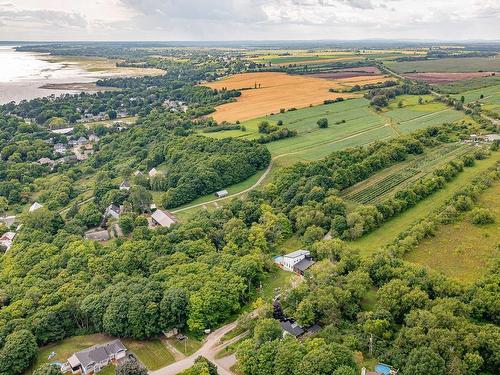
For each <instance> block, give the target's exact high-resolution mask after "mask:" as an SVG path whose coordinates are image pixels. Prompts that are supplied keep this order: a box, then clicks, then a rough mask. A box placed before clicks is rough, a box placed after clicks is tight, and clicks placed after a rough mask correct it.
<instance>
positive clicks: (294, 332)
mask: <svg viewBox="0 0 500 375" xmlns="http://www.w3.org/2000/svg"><path fill="white" fill-rule="evenodd" d="M280 325H281V329H282V330H283V336H285V335H291V336H294V337H299V336H301V335H303V334H304V332H305V331H304V328H302V327H301V326H299V325H298V324H297V322H294V321H290V320H284V321H281V322H280Z"/></svg>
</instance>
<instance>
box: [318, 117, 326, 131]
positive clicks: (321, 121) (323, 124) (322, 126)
mask: <svg viewBox="0 0 500 375" xmlns="http://www.w3.org/2000/svg"><path fill="white" fill-rule="evenodd" d="M317 124H318V127H319V128H320V129H325V128H327V127H328V119H327V118H320V119H319V120H318V122H317Z"/></svg>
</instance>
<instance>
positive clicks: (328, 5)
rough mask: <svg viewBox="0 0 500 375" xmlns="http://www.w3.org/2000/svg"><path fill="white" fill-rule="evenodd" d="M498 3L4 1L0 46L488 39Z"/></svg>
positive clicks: (480, 0) (0, 13)
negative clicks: (22, 43) (90, 42)
mask: <svg viewBox="0 0 500 375" xmlns="http://www.w3.org/2000/svg"><path fill="white" fill-rule="evenodd" d="M499 18H500V1H499V0H473V1H465V0H462V1H460V0H418V1H415V0H44V1H43V2H42V1H40V0H16V1H15V2H12V1H9V0H7V2H5V3H0V22H1V23H2V27H1V28H0V39H10V40H13V39H31V40H35V39H52V40H56V39H57V40H60V39H80V40H83V39H91V40H97V39H100V40H106V39H114V40H128V39H134V40H145V39H150V40H188V39H189V40H237V39H274V40H276V39H363V38H388V39H404V38H407V39H408V38H409V39H416V38H420V39H424V38H427V39H481V38H483V39H495V38H497V39H498V37H499V32H498V31H499V28H498V25H497V23H498V21H497V20H498V19H499Z"/></svg>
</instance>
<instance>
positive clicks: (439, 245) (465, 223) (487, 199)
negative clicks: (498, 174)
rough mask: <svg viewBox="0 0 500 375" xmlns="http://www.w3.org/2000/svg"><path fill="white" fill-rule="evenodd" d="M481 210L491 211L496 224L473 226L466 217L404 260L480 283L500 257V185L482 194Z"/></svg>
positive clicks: (440, 228) (443, 228)
mask: <svg viewBox="0 0 500 375" xmlns="http://www.w3.org/2000/svg"><path fill="white" fill-rule="evenodd" d="M478 206H479V207H484V208H489V209H491V210H492V211H493V213H494V215H495V217H496V223H494V224H488V225H483V226H477V225H474V224H472V223H471V222H470V213H467V214H465V215H463V217H462V218H461V219H460V220H459V221H458V222H456V223H452V224H449V225H440V226H439V227H438V229H437V231H436V233H435V235H434V236H433V237H431V238H427V239H425V240H423V241H422V243H420V244H419V246H418V247H417V248H416V249H415V250H413V251H411V252H410V253H408V254H407V255H406V256H405V259H406V260H407V261H410V262H413V263H417V264H420V265H423V266H427V267H429V268H432V269H434V270H437V271H439V272H442V273H444V274H445V275H447V276H449V277H452V278H454V279H457V280H460V281H463V282H474V281H475V280H477V279H478V278H479V277H480V276H481V275H482V274H483V273H484V272H485V270H486V268H487V267H488V266H489V264H490V261H491V260H492V259H494V258H498V256H499V255H500V254H499V250H500V248H499V247H498V245H499V244H500V182H498V181H497V182H496V183H495V184H494V185H493V186H492V187H490V188H489V189H488V190H486V191H485V192H483V193H482V194H481V196H480V199H479V202H478Z"/></svg>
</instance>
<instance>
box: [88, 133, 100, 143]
mask: <svg viewBox="0 0 500 375" xmlns="http://www.w3.org/2000/svg"><path fill="white" fill-rule="evenodd" d="M89 141H90V142H99V137H98V136H97V135H95V134H91V135H89Z"/></svg>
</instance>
